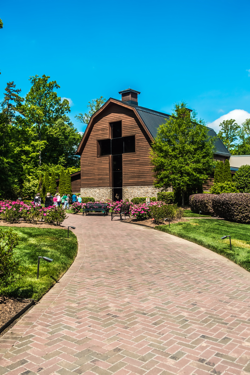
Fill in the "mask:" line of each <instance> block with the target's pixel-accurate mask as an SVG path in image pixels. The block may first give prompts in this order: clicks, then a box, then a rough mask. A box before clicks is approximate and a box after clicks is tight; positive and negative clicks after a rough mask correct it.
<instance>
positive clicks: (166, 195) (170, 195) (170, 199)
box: [157, 191, 174, 204]
mask: <svg viewBox="0 0 250 375" xmlns="http://www.w3.org/2000/svg"><path fill="white" fill-rule="evenodd" d="M157 199H158V201H162V202H165V203H166V204H172V203H174V192H172V191H166V192H161V193H158V194H157Z"/></svg>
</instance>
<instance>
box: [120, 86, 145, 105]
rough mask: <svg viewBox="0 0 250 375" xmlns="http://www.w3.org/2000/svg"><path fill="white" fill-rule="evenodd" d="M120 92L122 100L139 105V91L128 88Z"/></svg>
mask: <svg viewBox="0 0 250 375" xmlns="http://www.w3.org/2000/svg"><path fill="white" fill-rule="evenodd" d="M119 94H121V95H122V101H123V102H124V103H127V104H134V105H138V95H139V94H140V92H139V91H135V90H132V89H127V90H123V91H120V92H119Z"/></svg>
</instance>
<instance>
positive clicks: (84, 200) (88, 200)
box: [82, 197, 95, 203]
mask: <svg viewBox="0 0 250 375" xmlns="http://www.w3.org/2000/svg"><path fill="white" fill-rule="evenodd" d="M89 202H95V198H93V197H82V203H89Z"/></svg>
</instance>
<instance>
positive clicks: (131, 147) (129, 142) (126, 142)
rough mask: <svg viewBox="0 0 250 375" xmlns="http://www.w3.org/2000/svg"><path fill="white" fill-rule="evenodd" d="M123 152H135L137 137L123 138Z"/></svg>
mask: <svg viewBox="0 0 250 375" xmlns="http://www.w3.org/2000/svg"><path fill="white" fill-rule="evenodd" d="M123 152H124V153H126V152H135V136H134V135H132V136H130V137H124V138H123Z"/></svg>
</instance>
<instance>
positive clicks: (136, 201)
mask: <svg viewBox="0 0 250 375" xmlns="http://www.w3.org/2000/svg"><path fill="white" fill-rule="evenodd" d="M146 199H147V198H146V197H135V198H132V199H131V202H132V203H134V204H140V203H146ZM150 202H156V198H155V197H152V198H150Z"/></svg>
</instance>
